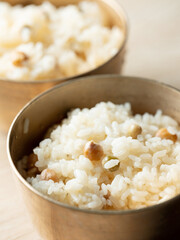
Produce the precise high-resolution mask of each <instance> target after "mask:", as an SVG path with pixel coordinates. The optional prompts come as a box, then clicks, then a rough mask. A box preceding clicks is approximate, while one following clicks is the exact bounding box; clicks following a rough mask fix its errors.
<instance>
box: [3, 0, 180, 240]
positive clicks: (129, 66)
mask: <svg viewBox="0 0 180 240" xmlns="http://www.w3.org/2000/svg"><path fill="white" fill-rule="evenodd" d="M118 1H119V2H120V3H121V4H122V5H123V6H124V8H125V9H126V12H127V13H128V16H129V39H128V51H127V55H126V60H125V65H124V72H123V73H124V75H134V76H142V77H147V78H152V79H156V80H158V81H161V82H165V83H169V84H171V85H173V86H175V87H177V88H180V27H179V26H180V14H179V13H180V0H173V1H172V0H158V1H157V0H149V1H144V0H138V1H134V0H118ZM0 239H1V240H40V237H39V236H38V234H37V233H36V231H35V230H34V228H33V226H32V224H31V222H30V220H29V218H28V216H27V213H26V210H25V207H24V203H23V202H22V200H21V197H20V196H19V193H18V192H17V190H16V186H15V183H14V180H13V177H12V174H11V169H10V167H9V164H8V160H7V156H6V135H5V134H4V133H0ZM80 240H81V239H80Z"/></svg>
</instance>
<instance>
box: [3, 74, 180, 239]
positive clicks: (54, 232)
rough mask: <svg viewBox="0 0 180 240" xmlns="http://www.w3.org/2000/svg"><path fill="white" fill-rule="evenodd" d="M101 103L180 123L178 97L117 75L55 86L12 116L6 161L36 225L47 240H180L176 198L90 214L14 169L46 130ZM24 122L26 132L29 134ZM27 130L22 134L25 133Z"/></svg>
mask: <svg viewBox="0 0 180 240" xmlns="http://www.w3.org/2000/svg"><path fill="white" fill-rule="evenodd" d="M101 101H105V102H107V101H112V102H113V103H116V104H122V103H125V102H130V103H131V104H132V109H133V112H134V113H140V114H142V113H144V112H149V113H152V114H154V113H155V112H156V110H157V109H162V111H163V113H164V114H168V115H170V116H171V117H173V118H175V119H176V120H177V121H180V108H179V106H180V92H179V91H178V90H176V89H174V88H171V87H169V86H167V85H164V84H161V83H157V82H155V81H152V80H147V79H142V78H135V77H122V76H118V75H106V76H91V77H86V78H80V79H76V80H73V81H69V82H67V83H63V84H60V85H57V86H55V87H54V88H53V89H50V90H48V91H46V92H45V93H43V94H41V95H40V96H38V97H37V98H35V99H34V100H32V101H31V102H30V103H28V104H27V105H26V106H25V107H24V108H23V109H22V111H21V112H20V113H19V114H18V115H17V116H16V118H15V120H14V122H13V124H12V125H11V128H10V130H9V134H8V143H7V148H8V156H9V161H10V164H11V167H12V169H13V172H14V173H15V176H16V179H17V180H18V183H19V187H20V190H21V193H22V195H23V197H24V201H25V203H26V205H27V208H28V211H29V213H30V215H31V217H32V220H33V222H34V225H35V226H36V228H37V229H38V231H39V232H40V234H41V236H42V237H43V239H47V240H61V239H62V240H69V239H73V240H79V239H83V240H92V239H93V240H112V239H113V240H132V239H133V240H150V239H153V240H154V239H179V238H180V233H179V222H180V196H179V195H178V196H176V197H174V198H172V199H170V200H168V201H166V202H164V203H161V204H157V205H154V206H151V207H147V208H142V209H139V210H125V211H107V210H101V211H90V210H82V209H79V208H76V207H72V206H68V205H66V204H63V203H59V202H57V201H55V200H52V199H50V198H48V197H47V196H44V195H42V194H41V193H39V192H38V191H36V190H35V189H34V188H33V187H32V186H30V185H29V184H28V183H27V182H26V180H25V179H23V177H22V176H21V175H20V173H19V172H18V170H17V169H16V163H17V161H18V160H19V159H21V158H22V156H24V155H27V154H29V153H30V152H31V151H32V149H33V148H34V147H35V146H36V145H37V144H38V143H39V141H40V140H42V136H43V135H44V133H45V131H46V130H47V129H48V128H49V127H50V126H52V125H53V124H55V123H57V122H60V120H62V119H63V118H64V116H65V115H66V113H67V111H69V110H70V109H72V108H84V107H86V108H90V107H93V106H94V105H95V104H96V103H99V102H101ZM27 123H28V131H27ZM25 125H26V131H25V130H24V129H25Z"/></svg>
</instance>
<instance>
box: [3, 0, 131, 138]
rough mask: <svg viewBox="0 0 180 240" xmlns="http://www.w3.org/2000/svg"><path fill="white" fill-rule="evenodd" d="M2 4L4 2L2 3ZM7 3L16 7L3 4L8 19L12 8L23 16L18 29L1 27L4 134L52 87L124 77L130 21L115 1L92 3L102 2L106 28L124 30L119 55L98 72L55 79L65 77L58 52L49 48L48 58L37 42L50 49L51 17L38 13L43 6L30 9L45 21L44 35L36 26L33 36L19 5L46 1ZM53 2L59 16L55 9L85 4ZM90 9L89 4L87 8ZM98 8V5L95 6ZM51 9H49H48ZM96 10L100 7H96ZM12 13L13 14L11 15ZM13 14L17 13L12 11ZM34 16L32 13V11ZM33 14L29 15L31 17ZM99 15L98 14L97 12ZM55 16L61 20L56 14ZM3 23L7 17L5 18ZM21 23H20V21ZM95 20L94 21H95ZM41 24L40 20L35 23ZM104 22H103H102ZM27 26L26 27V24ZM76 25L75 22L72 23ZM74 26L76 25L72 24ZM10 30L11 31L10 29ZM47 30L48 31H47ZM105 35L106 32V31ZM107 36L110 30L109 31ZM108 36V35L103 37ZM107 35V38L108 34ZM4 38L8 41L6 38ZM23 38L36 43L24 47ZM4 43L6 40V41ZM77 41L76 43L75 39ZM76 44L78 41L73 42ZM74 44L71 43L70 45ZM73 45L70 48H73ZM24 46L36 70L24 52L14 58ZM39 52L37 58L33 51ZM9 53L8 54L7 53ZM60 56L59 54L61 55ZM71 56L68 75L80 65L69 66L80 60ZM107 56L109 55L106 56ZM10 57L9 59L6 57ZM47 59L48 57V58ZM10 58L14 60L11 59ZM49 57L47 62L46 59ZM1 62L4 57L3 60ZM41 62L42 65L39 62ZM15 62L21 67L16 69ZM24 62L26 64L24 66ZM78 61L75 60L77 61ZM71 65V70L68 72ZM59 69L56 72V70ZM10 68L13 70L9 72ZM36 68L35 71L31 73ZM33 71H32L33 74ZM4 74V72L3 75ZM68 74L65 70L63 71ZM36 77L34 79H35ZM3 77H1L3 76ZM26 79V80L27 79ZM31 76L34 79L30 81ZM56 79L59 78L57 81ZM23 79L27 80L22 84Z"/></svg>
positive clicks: (53, 8) (17, 0)
mask: <svg viewBox="0 0 180 240" xmlns="http://www.w3.org/2000/svg"><path fill="white" fill-rule="evenodd" d="M1 2H2V1H1ZM3 2H9V3H10V4H12V6H13V7H14V8H12V7H9V6H8V5H7V3H2V4H5V5H4V8H5V9H6V11H1V14H2V16H3V15H6V14H7V16H9V8H10V9H11V10H12V9H16V10H14V11H15V12H16V15H17V12H18V11H19V12H20V14H18V15H19V16H20V17H18V18H17V19H16V20H17V22H16V21H15V22H16V24H17V25H18V26H16V25H13V24H12V23H11V22H8V21H5V20H3V21H2V22H1V23H0V24H1V27H2V28H4V29H5V30H4V31H1V33H0V34H1V36H2V38H1V44H4V46H6V47H1V48H0V52H1V54H2V55H1V56H2V58H6V60H5V62H4V60H3V61H2V63H3V64H2V65H0V69H1V71H2V75H3V76H4V77H0V131H1V132H4V133H7V130H8V128H9V126H10V123H11V121H12V120H13V118H14V117H15V115H16V114H17V112H18V111H19V110H20V109H21V108H22V107H23V106H24V105H25V104H26V103H27V102H28V101H30V100H31V99H32V98H33V97H35V96H36V95H38V94H39V93H41V92H43V91H45V90H47V89H49V88H51V87H52V86H54V85H56V84H58V83H61V82H63V81H67V80H69V79H72V78H76V77H78V76H84V75H93V74H106V73H109V74H110V73H120V72H121V70H122V66H123V61H124V55H125V44H126V40H127V20H126V15H125V13H124V11H123V9H122V8H121V7H120V6H119V5H118V4H117V3H116V2H115V1H113V0H111V1H105V0H98V1H96V0H94V1H90V2H92V4H93V3H96V2H98V4H99V6H100V9H101V10H102V12H103V20H102V21H103V22H104V24H105V25H107V23H108V24H109V25H108V26H110V28H111V27H113V26H118V27H119V28H120V29H122V31H123V33H124V40H123V43H122V44H121V46H120V48H119V50H118V52H117V54H115V55H114V56H113V57H112V58H110V59H109V60H107V61H106V62H104V63H103V64H101V65H100V66H99V67H97V68H94V69H92V70H89V71H86V72H84V73H81V74H78V75H73V76H70V77H57V78H56V77H55V75H56V74H60V75H62V72H59V71H58V67H57V68H56V64H55V65H54V63H55V62H56V60H55V59H54V58H55V57H54V56H51V53H52V52H53V53H54V51H55V49H54V48H53V47H52V48H51V47H49V50H48V51H49V52H50V53H49V52H47V51H46V55H45V56H43V54H44V49H43V45H42V42H38V41H37V39H40V40H41V41H43V43H44V42H46V41H47V43H46V44H45V46H44V47H45V49H46V50H47V48H46V47H47V46H48V44H49V43H48V41H49V35H48V34H47V33H48V31H49V30H47V29H46V28H47V26H46V24H44V22H46V21H48V18H47V15H46V14H44V13H42V12H41V11H40V10H38V9H39V8H41V7H40V6H39V8H38V7H36V6H35V5H33V6H31V5H30V6H29V5H28V6H27V7H26V9H29V10H28V11H30V10H31V9H33V10H34V11H35V12H36V15H37V16H38V15H39V12H40V16H41V21H40V22H39V24H42V25H43V31H40V29H39V28H38V29H36V25H35V30H36V31H35V30H34V31H35V32H36V33H38V34H37V35H36V34H35V32H34V31H33V32H34V33H33V34H32V35H31V34H30V28H29V25H31V24H32V25H33V22H32V23H29V22H28V21H27V20H25V19H26V18H25V19H24V18H23V20H22V22H21V21H20V20H21V14H22V11H21V10H22V7H21V6H19V5H17V4H22V5H25V4H31V3H32V4H36V5H40V4H42V3H43V2H44V1H43V0H42V1H40V0H32V1H28V2H27V1H26V0H13V1H11V0H9V1H3ZM49 2H51V3H52V4H53V6H51V5H50V6H51V7H50V10H49V11H55V13H56V12H58V10H57V9H55V7H54V6H56V7H60V9H61V6H66V5H69V4H71V5H72V4H78V3H79V2H81V1H78V0H77V1H74V0H60V1H56V0H50V1H49ZM43 5H44V6H49V4H46V3H43ZM85 5H86V4H85ZM93 6H94V5H93ZM48 8H49V7H48ZM95 8H96V7H95ZM71 9H74V10H72V11H74V12H76V11H77V9H76V8H75V7H72V8H71ZM11 10H10V11H11ZM12 12H13V10H12ZM30 13H31V11H30ZM30 13H29V14H30ZM96 13H97V12H96ZM55 16H57V15H56V14H55ZM12 18H13V15H12V16H11V17H10V19H11V20H12ZM2 19H3V17H2ZM18 19H19V20H18ZM91 19H92V18H91ZM35 20H36V21H37V19H35ZM24 21H27V23H28V25H26V26H24ZM100 21H101V20H100ZM22 23H23V24H22ZM71 23H72V21H71ZM11 24H12V26H14V28H12V29H11V30H12V31H11V32H9V33H7V30H6V25H7V26H9V25H11ZM39 24H37V27H38V26H39ZM72 24H73V23H72ZM22 25H23V26H24V27H23V29H22V28H21V27H22ZM8 29H9V28H8ZM17 30H20V33H21V34H19V32H17ZM46 30H47V31H46ZM3 32H6V33H7V35H8V41H9V42H8V41H7V42H6V38H7V36H4V35H3ZM103 32H104V31H103ZM105 32H106V30H105ZM13 34H15V35H16V44H15V46H14V47H13V41H14V40H13V38H11V36H12V35H13ZM103 34H104V33H103ZM105 35H106V34H105ZM3 36H4V37H3ZM20 36H23V38H24V40H25V41H27V40H28V38H29V36H30V37H31V38H32V39H33V42H31V39H30V40H29V41H30V42H29V43H28V42H27V43H23V44H21V43H22V38H20ZM44 36H46V41H45V40H44ZM3 39H4V40H3ZM71 40H73V39H71ZM73 41H74V40H73ZM55 42H56V45H58V44H59V43H58V39H55ZM70 42H71V41H70ZM70 42H69V43H68V44H70ZM17 44H20V45H18V47H19V46H21V48H23V49H22V50H23V51H24V47H25V46H28V48H26V47H25V48H26V50H25V52H26V51H28V52H29V54H30V55H33V57H35V58H34V60H33V61H35V65H36V66H35V68H33V66H34V65H33V62H32V63H30V62H31V61H30V59H28V58H27V56H26V55H24V54H23V53H22V52H17V54H12V55H11V52H13V51H14V50H15V48H18V47H17V46H16V45H17ZM9 45H10V46H11V48H9V47H8V46H9ZM34 50H35V51H36V53H37V54H34V52H33V51H34ZM6 51H7V52H6ZM99 51H101V50H100V49H99V50H98V51H97V53H98V52H99ZM57 52H58V51H57ZM70 52H71V53H70V54H69V52H68V54H66V55H65V57H63V61H62V62H63V64H64V65H63V66H64V67H65V69H66V70H65V71H70V72H71V73H72V71H74V69H76V68H75V65H76V64H77V62H74V63H72V64H71V65H70V64H69V62H68V63H67V61H70V60H71V62H72V59H74V57H75V58H76V57H77V56H75V54H74V52H73V51H70ZM77 54H79V56H81V53H80V52H78V51H77ZM103 54H105V55H106V52H105V53H103ZM55 55H56V51H55ZM5 56H6V57H5ZM46 56H47V57H46ZM9 57H10V59H9ZM44 57H45V58H44ZM0 58H1V57H0ZM92 59H93V58H90V61H91V63H92V61H93V60H92ZM37 60H38V61H37ZM12 61H13V62H14V63H15V64H16V65H19V66H13V64H12ZM21 61H22V63H21ZM28 61H29V63H28ZM73 61H74V60H73ZM81 61H82V59H81V60H80V62H81ZM28 64H30V65H29V66H30V68H28ZM67 65H68V68H67ZM54 66H55V68H54ZM81 66H83V65H79V67H81ZM9 67H10V69H9ZM31 68H32V69H31ZM5 70H8V72H5ZM31 70H32V71H31ZM1 71H0V72H1ZM63 71H64V70H63ZM32 73H33V76H32ZM0 74H1V73H0ZM10 75H11V76H12V79H11V78H10ZM25 76H26V79H25ZM30 76H31V78H30V79H28V78H29V77H30ZM34 77H35V78H36V77H38V78H40V79H41V80H33V78H34ZM54 77H55V78H54ZM43 78H45V79H46V80H42V79H43ZM22 79H23V80H22Z"/></svg>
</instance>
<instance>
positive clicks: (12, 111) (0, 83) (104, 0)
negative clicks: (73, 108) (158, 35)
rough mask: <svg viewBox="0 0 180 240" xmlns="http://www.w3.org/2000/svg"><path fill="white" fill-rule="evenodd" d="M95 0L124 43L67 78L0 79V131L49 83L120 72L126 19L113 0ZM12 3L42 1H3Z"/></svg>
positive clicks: (61, 0) (61, 1) (74, 0)
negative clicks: (120, 32) (99, 62)
mask: <svg viewBox="0 0 180 240" xmlns="http://www.w3.org/2000/svg"><path fill="white" fill-rule="evenodd" d="M80 1H82V0H59V1H58V0H50V2H52V3H53V4H54V5H55V6H64V5H67V4H70V3H73V4H74V3H78V2H80ZM93 1H95V2H98V3H99V4H100V6H101V8H102V10H103V12H104V16H105V18H107V20H108V22H109V24H110V26H113V25H117V26H120V27H121V28H122V29H123V31H124V36H125V37H124V42H123V43H122V45H121V46H120V49H119V51H118V53H117V54H116V55H115V56H114V57H112V58H110V59H109V60H108V61H106V62H105V63H104V64H102V65H100V66H99V67H97V68H95V69H93V70H91V71H88V72H85V73H83V74H80V75H75V76H73V77H69V78H61V79H49V80H45V81H26V82H24V81H13V80H5V79H0V131H1V132H6V131H7V130H8V128H9V126H10V123H11V121H12V120H13V118H14V117H15V115H16V114H17V112H18V111H19V110H20V109H21V108H22V107H23V106H24V105H25V104H26V103H27V102H28V101H30V100H31V99H32V98H33V97H35V96H36V95H37V94H39V93H41V92H43V91H44V90H47V89H49V88H51V87H52V86H54V85H56V84H58V83H61V82H64V81H67V80H69V79H72V78H76V77H79V76H85V75H94V74H106V73H120V72H121V68H122V65H123V59H124V54H125V45H126V40H127V20H126V14H125V13H124V10H123V9H122V8H121V7H120V6H119V4H117V3H116V1H114V0H111V1H109V0H93ZM6 2H9V3H11V4H12V5H15V4H19V3H21V4H30V3H33V4H40V3H42V2H43V0H30V1H27V0H9V1H6Z"/></svg>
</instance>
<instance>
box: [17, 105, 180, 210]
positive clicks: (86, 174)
mask: <svg viewBox="0 0 180 240" xmlns="http://www.w3.org/2000/svg"><path fill="white" fill-rule="evenodd" d="M132 124H138V125H139V126H141V128H142V132H141V134H139V135H138V136H137V138H136V139H133V138H132V137H130V136H128V130H129V128H130V126H131V125H132ZM160 128H167V129H168V131H169V133H171V134H176V135H177V141H176V142H173V141H172V140H169V139H161V138H159V137H156V136H155V135H156V133H157V131H158V130H159V129H160ZM48 134H49V133H48ZM179 136H180V127H179V125H178V123H177V122H176V121H175V120H174V119H172V118H171V117H169V116H166V115H163V114H162V111H161V110H158V111H157V112H156V114H155V115H151V114H148V113H145V114H144V115H140V114H136V115H134V116H133V114H132V111H131V105H130V104H129V103H125V104H123V105H115V104H113V103H111V102H107V103H104V102H101V103H99V104H97V105H96V106H95V107H93V108H91V109H86V108H85V109H82V110H80V109H75V110H72V111H71V112H69V113H68V117H67V118H66V119H64V120H63V121H62V123H61V124H60V125H58V126H56V127H55V129H54V130H52V131H51V133H50V134H49V137H48V138H46V139H44V140H43V141H41V142H40V144H39V146H38V147H36V148H35V149H34V150H33V151H34V153H35V154H36V155H37V157H38V161H37V162H36V164H35V165H36V167H38V169H39V171H40V172H41V171H42V170H43V169H46V168H48V169H53V170H54V172H55V173H56V175H57V177H58V179H59V180H58V182H54V181H53V180H51V179H50V180H48V181H46V180H41V177H40V174H37V175H36V176H35V177H28V178H27V181H28V182H29V183H30V184H31V185H32V186H33V187H34V188H35V189H37V190H38V191H40V192H41V193H43V194H45V195H47V196H49V197H51V198H53V199H55V200H57V201H60V202H63V203H67V204H69V205H72V206H77V207H79V208H86V209H137V208H142V207H146V206H150V205H153V204H158V203H161V202H163V201H165V200H168V199H170V198H172V197H174V196H176V195H177V194H179V193H180V142H179ZM91 140H93V141H94V142H96V143H98V144H99V145H100V146H101V147H102V148H103V151H104V154H105V156H104V157H107V156H113V157H114V158H115V159H116V161H117V160H118V161H119V162H120V165H119V168H118V169H117V170H116V171H114V172H111V171H108V170H107V169H105V168H104V167H103V165H102V161H103V160H101V161H91V160H90V159H88V158H87V157H85V155H84V152H83V151H84V150H83V149H84V146H85V145H86V144H87V142H88V141H91ZM26 161H27V157H24V158H23V159H22V160H21V161H20V162H19V168H21V171H23V169H22V166H23V164H26Z"/></svg>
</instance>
